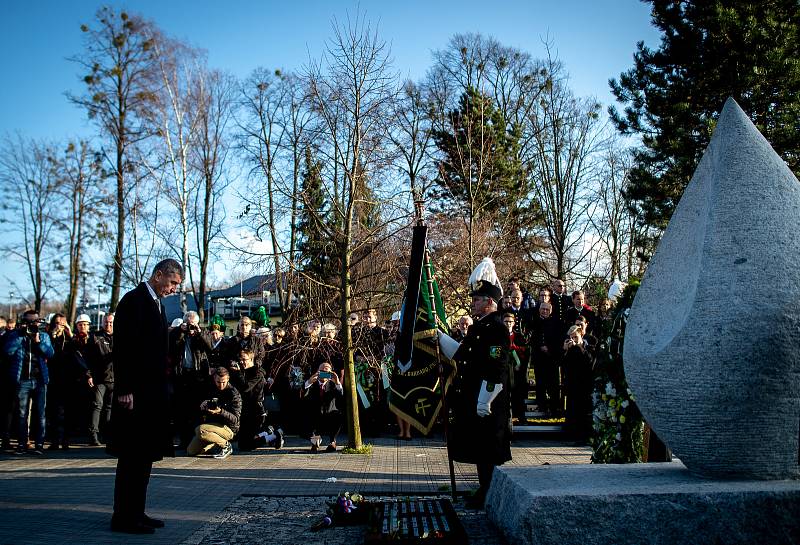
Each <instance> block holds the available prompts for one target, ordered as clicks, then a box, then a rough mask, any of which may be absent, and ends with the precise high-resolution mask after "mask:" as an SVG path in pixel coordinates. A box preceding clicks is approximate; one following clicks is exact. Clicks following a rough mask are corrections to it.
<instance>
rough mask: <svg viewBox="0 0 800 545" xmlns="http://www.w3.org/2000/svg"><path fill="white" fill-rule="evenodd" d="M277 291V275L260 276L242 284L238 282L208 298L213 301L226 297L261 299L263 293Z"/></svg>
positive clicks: (211, 294)
mask: <svg viewBox="0 0 800 545" xmlns="http://www.w3.org/2000/svg"><path fill="white" fill-rule="evenodd" d="M265 290H268V291H275V275H274V274H262V275H258V276H251V277H250V278H247V279H245V280H242V281H241V282H237V283H236V284H233V285H232V286H230V287H228V288H225V289H221V290H214V291H210V292H208V296H209V297H210V298H212V299H221V298H224V297H248V296H257V297H261V294H262V292H263V291H265Z"/></svg>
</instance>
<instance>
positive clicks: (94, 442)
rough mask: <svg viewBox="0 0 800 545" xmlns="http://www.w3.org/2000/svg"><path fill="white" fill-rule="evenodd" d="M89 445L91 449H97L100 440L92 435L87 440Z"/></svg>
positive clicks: (94, 434)
mask: <svg viewBox="0 0 800 545" xmlns="http://www.w3.org/2000/svg"><path fill="white" fill-rule="evenodd" d="M89 445H91V446H93V447H99V446H100V445H102V443H101V442H100V439H98V437H97V434H96V433H93V434H92V437H91V438H90V439H89Z"/></svg>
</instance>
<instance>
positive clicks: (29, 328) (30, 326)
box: [20, 320, 44, 335]
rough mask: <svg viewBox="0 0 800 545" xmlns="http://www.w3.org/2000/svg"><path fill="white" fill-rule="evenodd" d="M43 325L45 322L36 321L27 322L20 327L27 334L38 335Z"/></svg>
mask: <svg viewBox="0 0 800 545" xmlns="http://www.w3.org/2000/svg"><path fill="white" fill-rule="evenodd" d="M43 323H44V320H34V321H32V322H28V321H25V322H22V323H21V324H20V327H21V328H22V329H24V330H25V333H26V334H28V335H36V334H37V333H38V332H39V330H40V328H41V326H42V324H43Z"/></svg>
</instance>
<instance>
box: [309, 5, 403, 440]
mask: <svg viewBox="0 0 800 545" xmlns="http://www.w3.org/2000/svg"><path fill="white" fill-rule="evenodd" d="M307 79H308V89H309V100H310V107H311V109H312V111H313V112H314V114H315V117H316V120H317V123H318V125H317V127H316V131H315V139H316V140H317V141H318V142H320V146H319V149H320V153H321V156H322V157H323V161H322V162H323V165H324V167H323V176H324V178H325V179H326V181H327V183H326V185H325V189H326V191H327V192H328V194H329V201H330V204H331V214H332V219H331V220H330V221H329V223H328V227H329V236H330V237H331V238H332V240H334V241H335V244H336V246H337V250H336V258H337V260H338V261H339V265H340V276H339V284H340V286H339V287H340V294H341V295H340V297H341V300H340V308H339V311H340V314H339V319H340V322H341V324H342V344H343V349H344V351H345V386H346V388H347V390H346V392H345V401H346V403H347V409H348V410H347V412H348V414H349V415H350V417H351V418H350V420H349V421H348V438H349V443H350V446H351V447H354V448H359V447H360V446H361V431H360V427H359V419H358V401H357V396H356V388H355V385H356V378H355V370H354V365H353V345H352V337H351V330H350V326H349V324H348V320H347V318H348V316H349V314H350V312H351V308H352V300H353V291H352V290H353V282H352V280H353V279H352V274H353V272H354V266H355V265H357V262H359V261H363V260H364V259H366V258H367V257H368V256H369V254H370V251H369V250H370V248H375V247H377V246H378V245H379V244H380V243H381V238H380V236H381V234H383V235H385V234H386V231H385V229H383V228H382V225H383V224H384V223H385V220H381V219H378V217H377V214H378V213H379V212H380V206H379V201H381V198H380V195H379V194H378V193H379V187H378V186H379V183H380V181H381V176H382V174H383V170H384V169H385V168H386V166H387V165H388V164H390V161H391V157H389V156H387V146H386V140H387V138H386V133H385V130H384V127H385V118H386V117H387V116H388V115H391V111H392V103H393V101H394V99H395V95H396V86H395V81H396V78H395V76H394V75H393V74H392V73H390V61H389V52H388V48H387V46H386V44H385V43H384V42H383V41H381V40H380V39H379V38H378V35H377V32H376V31H374V30H373V29H372V27H371V26H370V24H369V22H368V21H367V20H366V18H365V17H364V16H361V15H356V17H355V18H349V17H348V19H347V21H346V22H345V23H344V24H338V23H337V22H336V21H334V25H333V38H332V39H331V40H330V41H329V43H328V45H327V48H326V51H325V54H324V55H323V57H322V59H321V60H319V61H315V62H311V63H310V66H309V67H308V70H307Z"/></svg>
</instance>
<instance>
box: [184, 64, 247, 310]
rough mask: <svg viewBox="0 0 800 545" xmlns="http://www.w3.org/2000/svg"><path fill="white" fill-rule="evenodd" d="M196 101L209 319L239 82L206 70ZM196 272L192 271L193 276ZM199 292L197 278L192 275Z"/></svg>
mask: <svg viewBox="0 0 800 545" xmlns="http://www.w3.org/2000/svg"><path fill="white" fill-rule="evenodd" d="M194 92H195V93H196V97H195V101H196V104H197V108H198V112H199V119H198V126H197V144H196V145H195V146H194V147H193V151H192V155H191V161H192V168H193V170H194V171H195V172H197V173H198V174H199V184H198V185H197V191H196V192H195V194H194V204H193V206H192V208H191V211H192V219H193V223H194V226H195V241H196V242H195V251H196V258H197V261H198V265H199V277H198V279H197V290H196V293H197V295H196V301H195V302H196V303H197V309H198V312H199V313H200V317H201V319H205V318H206V316H205V305H204V304H203V303H204V302H205V297H206V290H207V283H208V268H209V259H210V256H211V255H213V253H214V251H213V243H214V241H215V240H217V239H219V238H220V237H221V235H222V223H223V221H224V220H225V209H224V207H223V205H222V200H221V199H222V195H223V193H224V191H225V189H226V188H227V186H228V185H229V184H230V178H229V176H228V172H227V169H226V166H227V159H228V154H229V152H230V149H231V135H230V134H229V127H228V125H229V123H230V121H231V119H232V116H233V111H234V108H235V98H234V97H235V92H236V82H235V80H234V79H233V77H231V76H229V75H227V74H224V73H222V72H219V71H208V70H204V71H202V72H201V73H200V77H199V78H198V79H197V86H196V87H195V90H194ZM191 274H192V271H191V270H190V275H191ZM190 280H191V284H192V293H195V282H194V277H190Z"/></svg>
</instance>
